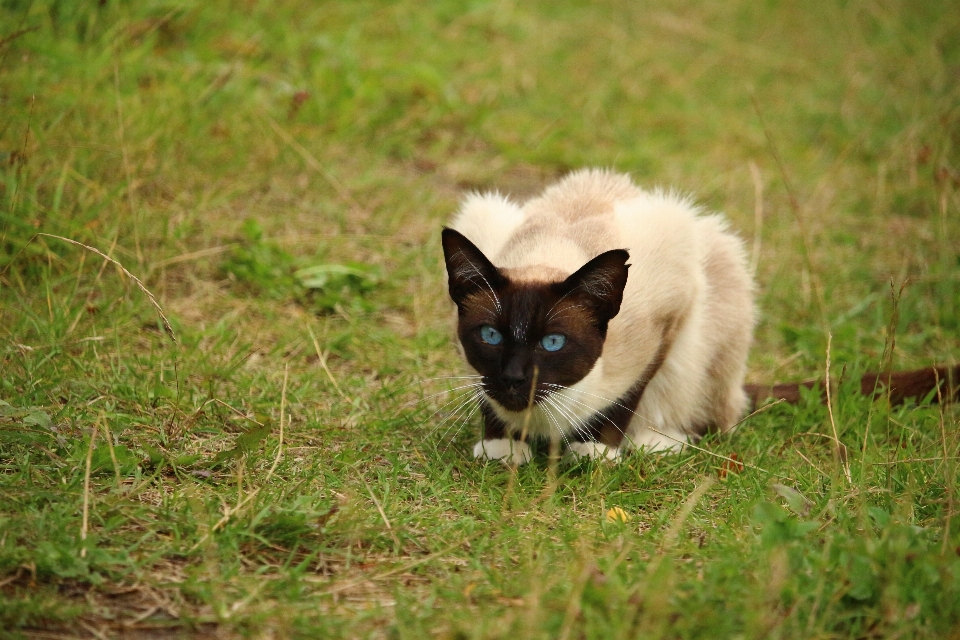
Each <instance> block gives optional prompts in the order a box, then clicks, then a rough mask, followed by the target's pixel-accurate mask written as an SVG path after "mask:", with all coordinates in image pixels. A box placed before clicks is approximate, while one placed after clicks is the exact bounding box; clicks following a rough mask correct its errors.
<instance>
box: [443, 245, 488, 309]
mask: <svg viewBox="0 0 960 640" xmlns="http://www.w3.org/2000/svg"><path fill="white" fill-rule="evenodd" d="M441 240H442V243H443V258H444V260H445V261H446V263H447V279H448V284H449V287H450V297H451V298H453V301H454V302H456V303H457V305H458V306H459V305H460V304H461V303H462V302H463V301H464V300H465V299H466V298H467V297H468V296H469V295H470V294H472V293H476V292H477V291H481V290H483V291H489V292H490V293H492V294H493V295H494V297H496V294H495V293H493V292H494V290H495V289H496V288H497V287H500V286H501V285H502V284H503V276H502V275H501V274H500V272H499V271H498V270H497V268H496V267H495V266H493V263H492V262H490V260H488V259H487V256H485V255H483V252H482V251H480V249H478V248H477V245H475V244H473V243H472V242H470V241H469V240H468V239H467V237H466V236H464V235H463V234H462V233H460V232H459V231H454V230H453V229H449V228H445V229H444V230H443V235H442V237H441Z"/></svg>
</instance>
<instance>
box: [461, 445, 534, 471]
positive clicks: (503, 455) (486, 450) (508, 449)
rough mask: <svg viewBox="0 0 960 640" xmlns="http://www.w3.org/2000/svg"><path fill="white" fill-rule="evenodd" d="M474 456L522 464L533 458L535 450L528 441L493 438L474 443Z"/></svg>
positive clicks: (480, 458) (481, 458) (479, 458)
mask: <svg viewBox="0 0 960 640" xmlns="http://www.w3.org/2000/svg"><path fill="white" fill-rule="evenodd" d="M473 457H474V458H477V459H478V460H499V461H501V462H503V463H505V464H512V465H521V464H526V463H528V462H530V461H531V460H532V459H533V452H532V451H531V449H530V445H528V444H527V443H526V442H523V441H520V440H513V439H510V438H493V439H490V440H481V441H480V442H478V443H477V444H475V445H473Z"/></svg>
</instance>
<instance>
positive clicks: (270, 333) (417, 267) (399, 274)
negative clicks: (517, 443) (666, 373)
mask: <svg viewBox="0 0 960 640" xmlns="http://www.w3.org/2000/svg"><path fill="white" fill-rule="evenodd" d="M815 4H816V6H812V5H805V6H803V7H802V8H801V7H800V6H799V5H797V6H795V5H794V4H791V3H776V2H767V3H748V2H704V3H691V2H679V3H672V4H656V5H654V4H649V5H648V4H638V3H628V2H614V1H612V0H611V1H605V2H597V3H589V4H585V3H574V2H555V3H551V4H549V5H543V6H533V5H530V4H529V3H527V4H523V3H510V2H483V1H478V2H471V3H462V2H451V1H442V2H436V3H431V4H430V5H429V6H426V5H423V4H421V3H417V4H415V3H412V2H409V1H408V0H398V1H397V2H393V3H378V2H366V1H360V2H342V3H308V2H296V1H294V0H282V1H280V2H273V3H257V2H243V3H226V2H219V1H216V0H215V1H213V2H206V3H198V2H189V1H186V2H179V3H174V2H165V1H159V0H157V1H151V2H143V3H128V2H119V1H108V2H104V3H80V2H76V3H69V2H60V1H57V0H49V1H45V0H33V1H31V0H2V1H0V25H2V27H0V101H2V102H0V103H2V105H3V108H2V113H3V117H2V119H0V172H2V185H0V200H2V207H0V399H2V403H0V629H3V632H2V634H5V635H9V636H12V637H26V638H48V637H75V636H81V637H88V636H89V637H125V636H129V637H181V636H182V637H191V636H197V637H205V636H209V635H213V634H214V633H216V634H218V635H220V636H226V637H232V636H244V637H246V636H250V637H267V636H270V637H349V638H354V637H391V638H420V637H424V636H437V637H446V638H493V637H505V636H514V637H523V638H537V637H551V638H616V637H644V638H659V637H666V638H717V637H731V638H734V637H736V638H813V637H822V638H828V637H829V638H848V637H849V638H868V637H877V638H879V637H884V638H886V637H898V638H900V637H904V638H949V637H952V638H957V637H960V631H958V630H960V518H958V516H957V514H958V508H957V502H958V496H957V492H956V486H957V460H958V458H960V430H958V426H960V420H958V414H957V411H956V410H955V409H952V408H948V409H946V410H945V411H943V412H941V410H940V409H939V407H937V406H936V405H930V404H924V405H922V406H910V407H899V408H890V407H888V406H886V405H885V404H884V403H883V402H877V403H871V402H869V401H867V400H865V399H863V398H860V397H858V396H857V395H855V394H854V385H852V384H851V381H852V380H853V379H854V377H855V375H856V374H857V373H859V372H863V371H865V370H868V369H876V368H878V367H880V366H883V364H884V363H886V362H890V363H892V364H893V366H895V367H896V368H909V367H916V366H921V365H925V364H930V363H933V362H940V363H955V362H956V361H957V358H958V355H960V324H958V322H960V261H958V244H957V238H958V237H960V222H958V221H960V217H958V215H957V214H958V211H960V106H958V105H960V89H958V85H957V83H956V75H957V72H958V69H960V14H957V12H955V11H948V10H946V9H944V8H941V7H939V6H938V5H936V4H935V3H926V4H923V3H919V4H918V3H909V2H898V1H897V0H891V1H890V2H884V3H845V4H839V3H830V2H822V3H815ZM588 165H600V166H609V167H615V168H617V169H620V170H624V171H628V172H630V173H631V174H632V175H633V176H634V177H635V178H636V180H637V181H638V182H640V183H642V184H646V185H669V186H674V187H676V188H678V189H681V190H683V191H686V192H690V193H692V194H694V195H695V196H696V197H697V199H698V200H699V201H700V202H701V203H703V204H704V205H706V206H708V207H710V208H713V209H717V210H723V211H724V212H726V213H727V215H728V216H729V217H730V219H731V220H732V223H733V225H734V226H735V227H736V228H738V229H739V230H741V232H742V234H743V236H744V237H745V238H747V239H748V244H750V245H751V247H752V248H755V249H756V256H757V265H758V267H757V279H758V283H759V291H760V305H761V308H762V314H761V319H760V324H759V326H758V329H757V337H756V345H755V348H754V350H753V355H752V357H751V362H750V379H751V380H754V381H767V382H770V381H774V380H776V381H781V380H788V379H797V378H804V377H813V376H820V377H822V376H823V373H824V369H825V366H826V362H827V360H828V354H827V345H828V344H829V345H830V353H829V360H830V362H831V363H832V369H831V374H832V378H833V380H834V381H839V382H838V383H837V386H836V389H835V393H834V396H833V406H832V409H833V416H832V422H833V425H835V429H836V432H837V435H838V437H839V440H840V441H841V442H842V443H843V444H844V445H845V447H846V458H845V462H844V461H843V460H839V459H837V457H836V455H835V447H834V445H833V442H832V440H831V439H830V438H829V437H827V436H830V437H832V435H833V429H834V426H832V424H831V417H830V415H828V411H827V408H826V407H823V406H822V405H820V404H819V403H818V402H817V399H816V398H815V397H814V396H813V395H811V397H809V398H807V399H806V401H805V402H803V403H801V404H800V405H798V406H785V405H778V406H776V407H773V408H770V409H769V410H766V411H764V412H762V413H760V414H758V415H756V416H754V417H752V418H750V419H749V420H748V421H746V423H745V424H743V425H742V427H741V428H740V430H738V431H737V432H736V433H735V434H733V435H731V436H728V437H724V438H710V439H707V440H706V441H704V442H703V443H702V446H703V448H704V451H691V452H689V453H686V454H683V455H676V456H664V457H660V456H648V455H635V456H632V457H630V458H628V459H626V460H625V461H623V462H622V463H621V464H618V465H615V466H608V465H603V464H582V465H561V466H560V467H559V469H554V468H553V467H551V465H549V464H548V463H547V461H546V460H545V459H544V458H540V459H538V460H537V462H536V463H535V464H531V465H528V466H526V467H523V468H521V469H519V470H516V471H512V470H509V469H506V468H503V467H501V466H499V465H497V464H478V463H476V462H474V461H473V460H471V459H470V447H471V445H472V442H473V441H474V439H475V438H476V434H477V430H478V422H477V418H476V416H472V417H468V416H467V415H466V414H465V412H463V411H460V412H457V411H456V410H455V409H456V408H457V407H458V404H457V403H456V402H455V398H456V397H457V396H456V392H454V393H453V394H452V395H451V394H445V393H442V392H444V391H446V390H448V389H451V388H453V387H455V386H456V381H455V380H453V381H450V380H444V379H435V378H438V377H441V376H456V375H460V372H461V371H462V369H461V365H460V363H459V360H458V357H457V355H456V350H455V348H454V345H453V342H452V331H451V330H450V322H449V320H450V309H449V306H448V302H447V300H446V298H445V293H444V274H443V270H442V263H441V261H440V255H441V252H440V247H439V242H438V239H439V233H438V232H439V229H440V227H441V226H442V224H443V222H444V220H445V219H447V218H448V217H449V215H450V214H451V212H452V211H453V210H454V209H455V207H456V203H457V199H458V197H459V195H460V194H461V193H462V192H463V191H465V190H470V189H477V188H484V189H487V188H490V189H492V188H499V189H501V190H504V191H507V192H510V193H513V194H516V195H518V196H525V195H529V194H531V193H534V192H535V191H536V190H538V189H539V188H540V187H541V186H542V185H543V184H545V183H547V182H549V181H551V180H553V179H555V178H556V177H557V176H559V175H562V174H563V173H564V172H565V171H567V170H569V169H571V168H575V167H580V166H588ZM40 233H43V234H49V235H38V234H40ZM55 236H61V237H63V238H68V239H69V240H72V241H75V243H82V244H83V245H87V246H88V247H93V248H96V249H97V250H99V251H100V252H102V253H103V254H106V255H108V256H110V257H111V258H112V259H113V260H114V261H115V262H111V261H108V260H104V258H103V257H102V256H101V255H99V254H97V253H94V252H92V251H90V250H88V249H87V248H84V247H83V246H78V245H77V244H74V243H70V242H64V241H63V240H61V239H58V238H56V237H55ZM755 238H756V240H754V239H755ZM117 263H119V264H121V265H122V266H123V268H124V269H126V271H123V270H121V269H120V268H118V267H117ZM131 274H132V275H133V276H136V277H137V278H139V279H140V280H141V281H142V284H143V286H145V287H146V289H147V290H149V291H150V292H151V293H152V294H153V295H155V296H156V299H157V302H158V303H159V305H160V307H161V309H162V311H163V313H164V315H165V316H166V317H167V318H169V321H170V323H171V325H172V326H171V329H172V331H173V333H174V334H175V336H176V337H177V342H176V343H175V342H174V341H172V340H171V339H170V337H169V335H168V334H167V333H166V332H165V330H164V326H163V322H162V320H161V317H160V316H159V315H158V313H157V310H156V309H155V308H154V307H153V306H152V304H151V302H150V300H149V298H148V297H147V296H146V295H145V294H144V293H143V291H141V289H140V288H139V287H138V286H137V284H136V283H135V282H134V281H132V280H131V279H130V277H129V275H131ZM432 394H440V395H436V396H434V395H432ZM450 400H454V402H453V403H451V404H445V403H448V402H449V401H450ZM451 409H454V410H453V411H451ZM731 454H736V458H737V460H739V461H741V462H742V463H743V467H742V468H741V467H740V466H739V465H737V464H736V463H731V462H729V461H725V460H724V459H723V458H720V457H717V456H725V457H730V456H731ZM847 471H849V479H848V477H847Z"/></svg>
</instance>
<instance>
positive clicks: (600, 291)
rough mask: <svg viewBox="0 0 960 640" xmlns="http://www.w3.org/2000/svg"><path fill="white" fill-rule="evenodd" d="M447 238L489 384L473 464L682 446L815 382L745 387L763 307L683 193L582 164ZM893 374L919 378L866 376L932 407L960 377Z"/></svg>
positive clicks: (473, 210)
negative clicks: (535, 444)
mask: <svg viewBox="0 0 960 640" xmlns="http://www.w3.org/2000/svg"><path fill="white" fill-rule="evenodd" d="M441 240H442V245H443V252H444V260H445V263H446V268H447V276H448V287H449V294H450V297H451V298H452V299H453V302H454V303H455V304H456V307H457V337H458V339H459V343H460V349H461V353H462V355H463V356H464V358H465V359H466V362H467V364H468V365H469V366H470V367H471V368H472V369H473V370H474V371H475V372H476V374H477V377H478V380H479V382H477V383H475V384H474V385H466V386H468V387H476V388H478V389H480V390H481V393H479V394H478V397H479V400H480V410H481V412H482V415H483V422H484V424H483V435H482V438H481V440H480V441H479V442H477V443H476V445H475V446H474V448H473V455H474V457H475V458H478V459H486V460H500V461H503V462H505V463H508V464H512V465H520V464H524V463H526V462H529V461H530V460H531V459H532V449H531V447H530V441H531V440H533V439H536V438H546V439H551V440H553V441H554V442H557V441H562V443H563V444H564V446H565V447H566V449H567V450H568V452H569V453H570V454H572V455H574V456H576V457H587V458H598V459H605V460H616V459H617V458H619V457H620V456H621V455H623V454H624V453H625V452H626V451H629V450H630V449H639V448H642V449H645V450H648V451H676V450H679V449H681V448H682V447H683V446H684V445H685V444H687V443H691V442H695V441H697V440H699V439H700V438H701V437H702V436H703V435H704V434H706V433H707V432H710V431H716V432H721V433H722V432H726V431H729V430H731V429H732V428H734V427H735V426H736V425H737V423H738V420H740V418H741V417H742V416H743V414H744V413H745V412H746V410H747V408H748V406H752V405H755V404H756V403H757V402H758V401H759V400H760V399H763V398H765V397H768V396H770V397H783V398H784V399H787V400H792V401H796V400H798V399H799V388H800V387H801V386H813V385H812V383H802V384H799V385H798V384H794V385H776V386H764V385H747V386H746V387H745V386H744V377H745V373H746V363H747V355H748V352H749V349H750V344H751V341H752V335H753V328H754V323H755V318H756V310H755V302H754V298H755V296H754V290H755V287H754V282H753V278H752V277H751V275H750V272H749V270H748V268H747V259H746V254H745V251H744V247H743V243H742V241H741V240H740V239H739V238H738V237H737V235H736V234H735V233H734V232H732V231H731V230H730V229H729V226H728V224H727V222H726V220H725V219H724V218H723V217H721V216H720V215H717V214H709V213H706V212H704V211H702V210H701V209H700V208H699V207H697V206H695V205H694V204H693V203H692V202H691V201H690V200H689V199H687V198H684V197H681V196H679V195H677V194H676V193H672V192H666V191H653V192H651V191H644V190H642V189H640V188H639V187H637V186H635V185H634V184H633V182H632V181H631V179H630V178H629V177H628V176H626V175H622V174H617V173H614V172H610V171H606V170H599V169H585V170H580V171H577V172H574V173H572V174H569V175H568V176H566V177H565V178H563V179H562V180H560V181H559V182H558V183H557V184H554V185H552V186H550V187H548V188H547V189H545V190H544V192H543V193H542V194H541V195H540V196H539V197H536V198H534V199H532V200H530V201H528V202H526V203H525V204H524V205H523V206H518V205H517V204H514V203H513V202H511V201H510V200H509V199H507V198H505V197H502V196H500V195H498V194H496V193H493V194H489V193H488V194H474V195H471V196H469V197H467V198H466V200H465V201H464V202H463V204H462V206H461V208H460V211H459V213H458V214H457V215H456V216H455V217H454V219H453V220H452V222H451V223H450V225H449V227H447V228H445V229H444V230H443V232H442V238H441ZM892 375H893V376H906V377H900V378H896V379H894V378H892V377H890V375H888V377H886V378H885V379H882V376H878V375H877V374H868V375H867V376H865V377H864V380H863V382H862V384H863V385H864V392H865V393H868V392H869V391H874V390H877V389H878V388H882V386H878V381H879V382H880V383H883V382H885V383H886V386H887V387H891V388H892V386H893V384H896V385H897V386H898V388H901V389H906V392H905V393H900V392H898V393H900V395H901V396H903V398H901V397H899V396H896V395H895V394H891V395H890V397H891V399H892V400H894V401H896V400H902V399H904V398H905V397H907V396H908V395H909V397H922V395H923V393H927V392H929V390H930V389H932V388H934V386H935V385H936V381H937V380H944V379H946V378H947V377H948V376H953V377H956V378H958V379H960V367H958V368H957V371H955V372H954V371H951V370H947V369H946V368H940V369H928V370H921V371H919V372H911V373H908V374H892ZM870 376H873V378H870ZM911 376H913V377H911ZM918 376H919V377H918ZM871 381H872V383H871ZM911 385H913V386H911ZM868 387H869V388H868ZM914 387H916V388H914ZM910 394H912V395H910Z"/></svg>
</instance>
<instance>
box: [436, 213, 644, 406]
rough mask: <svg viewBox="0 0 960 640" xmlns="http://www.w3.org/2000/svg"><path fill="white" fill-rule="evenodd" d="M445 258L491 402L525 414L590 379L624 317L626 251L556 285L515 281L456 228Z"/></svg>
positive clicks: (462, 325)
mask: <svg viewBox="0 0 960 640" xmlns="http://www.w3.org/2000/svg"><path fill="white" fill-rule="evenodd" d="M443 253H444V258H445V259H446V264H447V275H448V279H449V287H450V297H451V298H453V301H454V302H455V303H456V305H457V315H458V328H457V334H458V336H459V338H460V343H461V344H462V345H463V351H464V354H465V355H466V358H467V361H468V362H469V363H470V365H471V366H472V367H473V368H474V369H476V370H477V372H478V373H479V374H480V375H481V376H483V389H484V392H485V393H486V394H487V396H489V397H490V398H492V399H493V400H495V401H496V402H498V403H499V404H500V405H502V406H503V407H504V408H506V409H508V410H510V411H522V410H523V409H525V408H527V407H528V406H529V405H530V402H531V400H532V401H533V402H534V403H536V402H538V401H539V400H541V399H542V398H543V397H544V396H546V395H548V394H549V393H551V392H553V391H556V390H557V389H558V388H559V387H566V386H570V385H572V384H575V383H576V382H578V381H579V380H581V379H583V377H584V376H586V375H587V374H588V373H589V372H590V370H591V369H592V368H593V365H594V363H596V361H597V358H599V357H600V354H601V353H602V351H603V341H604V339H605V338H606V334H607V325H608V323H609V322H610V320H611V319H612V318H613V317H614V316H616V315H617V313H618V312H619V310H620V302H621V300H622V299H623V288H624V286H625V285H626V283H627V268H628V267H629V265H627V264H626V262H627V259H628V258H629V254H628V253H627V252H626V251H624V250H622V249H616V250H613V251H607V252H606V253H603V254H601V255H599V256H597V257H596V258H594V259H593V260H591V261H590V262H588V263H587V264H585V265H584V266H583V267H581V268H580V269H579V270H578V271H577V272H576V273H574V274H573V275H571V276H570V277H568V278H566V279H563V280H560V281H556V282H549V281H544V282H515V281H513V280H511V279H510V278H509V277H508V276H507V275H505V274H504V272H503V271H501V270H500V269H497V267H495V266H494V265H493V264H492V263H491V262H490V261H489V260H488V259H487V257H486V256H484V255H483V253H482V252H481V251H480V250H479V249H478V248H477V247H476V246H475V245H474V244H473V243H472V242H470V241H469V240H468V239H467V238H466V237H464V236H463V235H462V234H460V233H459V232H457V231H454V230H452V229H444V230H443ZM534 383H536V388H535V389H534V388H533V385H534Z"/></svg>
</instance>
